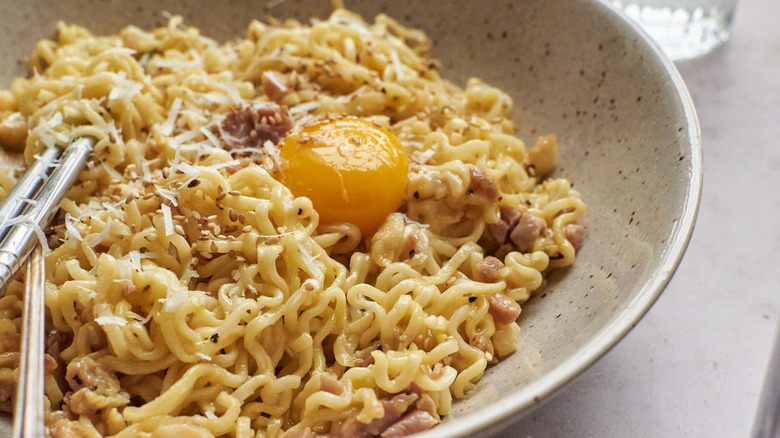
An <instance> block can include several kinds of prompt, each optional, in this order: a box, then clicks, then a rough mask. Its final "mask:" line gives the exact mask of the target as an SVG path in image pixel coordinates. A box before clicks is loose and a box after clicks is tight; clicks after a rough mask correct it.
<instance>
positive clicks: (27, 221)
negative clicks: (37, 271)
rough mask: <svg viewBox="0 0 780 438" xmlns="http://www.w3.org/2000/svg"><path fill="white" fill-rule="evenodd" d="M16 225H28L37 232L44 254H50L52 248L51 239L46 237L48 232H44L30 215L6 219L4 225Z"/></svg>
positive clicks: (36, 235)
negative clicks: (50, 245) (50, 247)
mask: <svg viewBox="0 0 780 438" xmlns="http://www.w3.org/2000/svg"><path fill="white" fill-rule="evenodd" d="M14 225H27V226H28V227H30V229H31V230H32V231H33V232H34V233H35V237H37V238H38V243H40V244H41V249H43V255H49V254H50V253H51V250H50V249H49V241H48V240H47V239H46V233H44V232H43V229H41V227H40V226H38V224H37V223H36V222H35V221H34V220H32V218H31V217H30V216H27V215H22V216H17V217H14V218H11V219H8V220H6V222H5V224H3V226H4V227H11V226H14Z"/></svg>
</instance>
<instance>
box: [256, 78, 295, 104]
mask: <svg viewBox="0 0 780 438" xmlns="http://www.w3.org/2000/svg"><path fill="white" fill-rule="evenodd" d="M261 86H262V87H263V92H264V93H265V95H266V96H268V98H269V99H271V100H273V101H274V102H278V101H279V100H280V99H281V98H282V97H284V96H285V95H286V94H287V92H288V91H289V89H290V85H289V84H288V83H287V77H286V76H284V75H282V74H280V73H278V72H273V71H266V72H263V79H262V82H261Z"/></svg>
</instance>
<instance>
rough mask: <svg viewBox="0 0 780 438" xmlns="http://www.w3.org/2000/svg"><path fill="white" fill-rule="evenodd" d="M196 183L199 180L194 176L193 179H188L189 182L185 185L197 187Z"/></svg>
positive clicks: (198, 182)
mask: <svg viewBox="0 0 780 438" xmlns="http://www.w3.org/2000/svg"><path fill="white" fill-rule="evenodd" d="M198 184H200V180H199V179H197V178H195V179H193V180H192V181H190V182H189V183H188V184H187V187H189V188H193V187H197V186H198Z"/></svg>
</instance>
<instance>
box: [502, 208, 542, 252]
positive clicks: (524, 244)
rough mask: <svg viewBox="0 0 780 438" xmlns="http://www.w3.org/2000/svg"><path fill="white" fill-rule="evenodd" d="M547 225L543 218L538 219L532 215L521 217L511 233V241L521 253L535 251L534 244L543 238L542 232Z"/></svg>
mask: <svg viewBox="0 0 780 438" xmlns="http://www.w3.org/2000/svg"><path fill="white" fill-rule="evenodd" d="M546 225H547V223H546V222H545V221H544V219H542V218H538V217H536V216H534V215H532V214H528V213H526V214H523V215H522V216H520V220H519V221H518V222H517V225H515V227H514V229H513V230H512V232H511V233H509V240H511V241H512V243H514V244H515V246H517V249H519V250H520V251H524V252H527V251H530V250H532V249H533V245H534V242H535V241H536V239H538V238H539V236H541V234H542V231H543V230H544V227H545V226H546Z"/></svg>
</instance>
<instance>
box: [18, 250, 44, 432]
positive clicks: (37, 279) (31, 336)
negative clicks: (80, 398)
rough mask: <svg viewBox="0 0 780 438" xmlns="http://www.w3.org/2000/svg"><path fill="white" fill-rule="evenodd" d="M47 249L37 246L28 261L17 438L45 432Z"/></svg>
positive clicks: (23, 315)
mask: <svg viewBox="0 0 780 438" xmlns="http://www.w3.org/2000/svg"><path fill="white" fill-rule="evenodd" d="M44 260H45V259H44V257H43V250H42V248H41V245H35V249H33V251H32V255H31V256H30V258H29V260H28V261H27V287H26V291H25V299H24V308H23V314H22V318H23V326H22V343H21V346H20V349H21V353H22V358H21V360H20V363H19V384H18V385H17V389H16V407H15V409H14V438H22V437H42V436H44V435H45V431H44V425H43V423H44V421H43V415H44V407H43V395H44V382H43V380H44V377H43V372H44V366H43V365H44V355H45V354H46V351H45V349H44V283H45V280H46V276H45V266H44Z"/></svg>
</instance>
